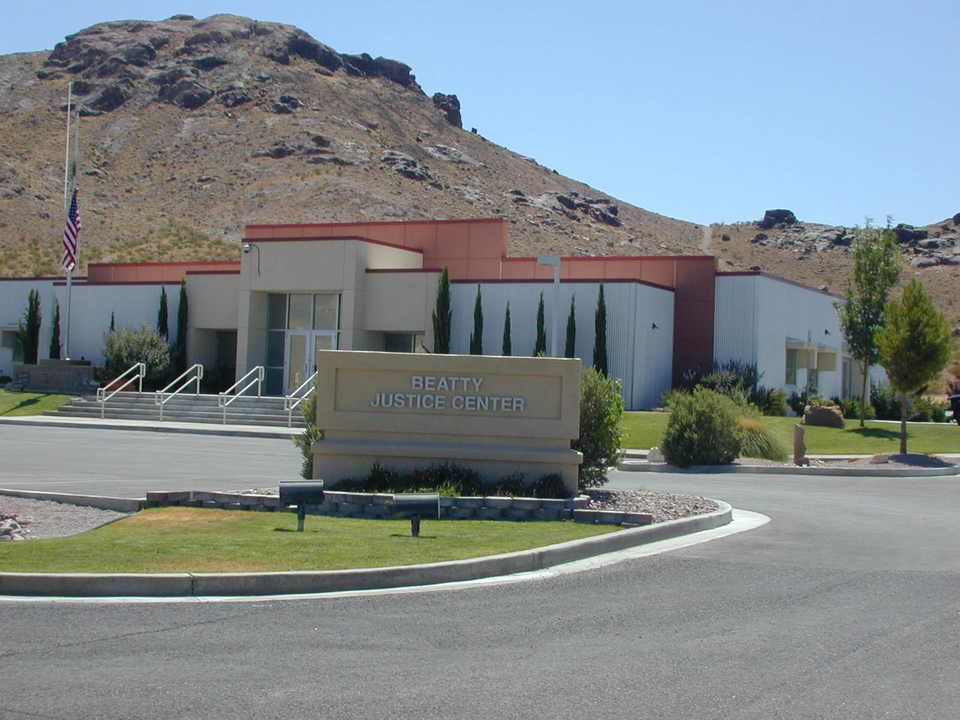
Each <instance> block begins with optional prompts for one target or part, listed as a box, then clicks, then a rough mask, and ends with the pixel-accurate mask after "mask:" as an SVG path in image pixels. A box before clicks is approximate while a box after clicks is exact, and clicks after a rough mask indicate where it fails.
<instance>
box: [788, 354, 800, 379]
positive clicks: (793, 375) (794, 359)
mask: <svg viewBox="0 0 960 720" xmlns="http://www.w3.org/2000/svg"><path fill="white" fill-rule="evenodd" d="M799 356H800V351H799V350H796V349H791V348H787V372H786V380H785V382H786V384H787V385H796V384H797V367H798V366H799V364H800V363H799Z"/></svg>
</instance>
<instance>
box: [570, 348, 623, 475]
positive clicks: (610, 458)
mask: <svg viewBox="0 0 960 720" xmlns="http://www.w3.org/2000/svg"><path fill="white" fill-rule="evenodd" d="M623 411H624V404H623V396H622V395H621V384H620V380H619V379H617V378H609V377H607V376H606V375H604V374H603V373H601V372H600V371H599V370H598V369H596V368H592V367H591V368H587V369H586V370H585V371H584V372H583V377H582V378H581V379H580V437H579V438H578V439H577V440H576V441H575V442H574V443H573V444H572V446H573V449H574V450H579V451H580V452H581V453H583V464H582V465H581V466H580V477H579V485H580V489H585V488H591V487H599V486H600V485H603V484H605V483H606V482H607V468H608V467H609V466H611V465H616V464H617V463H618V462H619V461H620V448H621V446H622V444H623Z"/></svg>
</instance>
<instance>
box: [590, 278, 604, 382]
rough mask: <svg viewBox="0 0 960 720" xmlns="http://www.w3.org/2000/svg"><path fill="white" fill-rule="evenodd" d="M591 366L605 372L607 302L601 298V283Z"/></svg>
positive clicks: (602, 372)
mask: <svg viewBox="0 0 960 720" xmlns="http://www.w3.org/2000/svg"><path fill="white" fill-rule="evenodd" d="M594 329H595V334H594V339H593V366H594V367H595V368H596V369H597V372H599V373H601V374H602V375H606V374H607V303H606V301H605V300H604V299H603V285H601V286H600V296H599V297H598V298H597V314H596V316H595V319H594Z"/></svg>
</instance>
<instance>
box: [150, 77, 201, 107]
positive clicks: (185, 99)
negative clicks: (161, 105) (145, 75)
mask: <svg viewBox="0 0 960 720" xmlns="http://www.w3.org/2000/svg"><path fill="white" fill-rule="evenodd" d="M157 97H158V98H160V100H162V101H163V102H168V103H171V104H173V105H176V106H178V107H182V108H184V109H185V110H195V109H197V108H198V107H201V106H203V105H205V104H206V103H207V101H208V100H209V99H210V98H212V97H213V90H211V89H210V88H207V87H204V86H203V85H201V84H200V83H198V82H196V81H195V80H180V81H179V82H177V83H176V84H174V85H164V86H163V87H161V88H160V92H159V93H158V94H157Z"/></svg>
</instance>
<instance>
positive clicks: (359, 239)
mask: <svg viewBox="0 0 960 720" xmlns="http://www.w3.org/2000/svg"><path fill="white" fill-rule="evenodd" d="M278 227H279V226H278ZM327 240H334V241H336V240H353V241H355V242H365V243H370V244H371V245H383V246H384V247H388V248H394V249H395V250H406V251H407V252H415V253H420V254H421V255H423V250H421V249H420V248H412V247H404V246H403V245H397V244H396V243H388V242H384V241H383V240H371V239H370V238H365V237H358V236H354V235H351V236H346V237H322V236H311V237H290V238H250V239H247V238H244V240H243V242H244V243H250V244H251V245H256V244H257V243H275V242H283V243H288V242H321V241H327Z"/></svg>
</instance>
